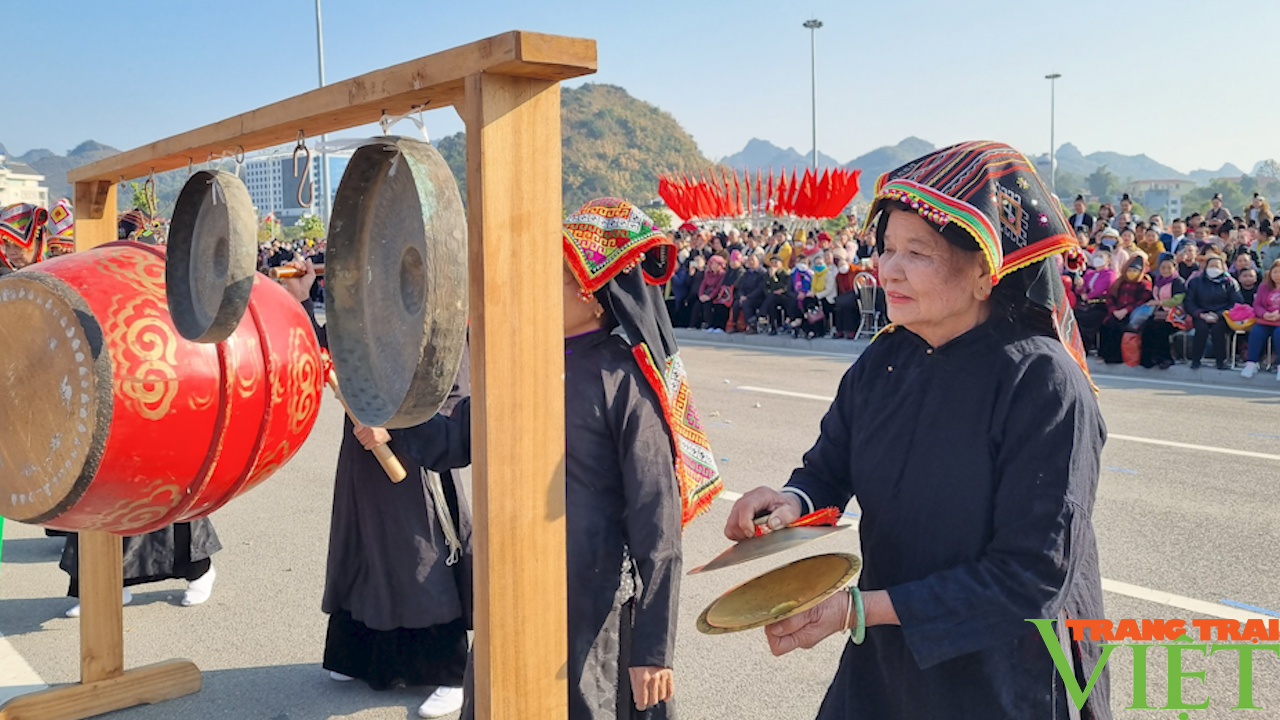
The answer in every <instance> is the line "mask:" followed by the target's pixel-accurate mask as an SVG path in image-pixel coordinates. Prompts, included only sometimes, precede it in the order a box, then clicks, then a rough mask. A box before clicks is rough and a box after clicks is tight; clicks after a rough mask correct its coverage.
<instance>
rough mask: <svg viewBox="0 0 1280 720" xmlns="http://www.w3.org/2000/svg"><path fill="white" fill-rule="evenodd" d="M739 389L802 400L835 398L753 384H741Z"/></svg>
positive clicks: (825, 400) (822, 400)
mask: <svg viewBox="0 0 1280 720" xmlns="http://www.w3.org/2000/svg"><path fill="white" fill-rule="evenodd" d="M738 389H739V390H741V391H743V392H753V393H763V394H765V395H781V396H783V397H793V398H800V399H801V400H818V401H821V402H825V403H829V402H832V401H834V400H835V398H833V397H827V396H826V395H810V394H809V393H799V392H791V391H790V390H774V389H773V388H762V387H753V386H751V385H739V386H738Z"/></svg>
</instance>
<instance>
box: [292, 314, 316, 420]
mask: <svg viewBox="0 0 1280 720" xmlns="http://www.w3.org/2000/svg"><path fill="white" fill-rule="evenodd" d="M309 340H310V338H309V337H308V333H307V331H306V330H304V329H303V328H300V327H295V328H293V330H292V331H291V332H290V333H289V380H290V383H291V384H292V385H293V392H292V393H290V395H289V406H288V407H289V432H290V433H292V434H293V435H294V436H295V437H299V436H304V435H305V434H306V432H307V429H308V428H309V426H310V425H311V424H312V423H313V422H315V419H316V413H318V412H319V411H320V360H319V358H318V357H317V355H316V353H315V352H314V351H313V349H312V348H313V347H314V345H313V344H312V343H310V342H308V341H309Z"/></svg>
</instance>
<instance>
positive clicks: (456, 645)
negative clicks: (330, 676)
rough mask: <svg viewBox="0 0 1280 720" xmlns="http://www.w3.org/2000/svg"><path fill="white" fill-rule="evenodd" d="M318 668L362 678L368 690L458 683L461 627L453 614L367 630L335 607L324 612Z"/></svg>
mask: <svg viewBox="0 0 1280 720" xmlns="http://www.w3.org/2000/svg"><path fill="white" fill-rule="evenodd" d="M324 669H325V670H332V671H334V672H339V673H342V674H343V675H350V676H351V677H353V678H359V679H361V680H364V681H365V682H367V683H369V687H371V688H373V689H374V690H388V689H390V688H394V687H397V686H400V685H405V686H410V687H413V686H418V685H425V686H431V687H462V678H463V675H464V674H465V673H466V670H467V626H466V623H465V622H464V621H463V620H462V618H458V619H457V620H454V621H453V622H449V623H445V624H444V625H434V626H432V627H427V628H396V629H395V630H372V629H370V628H368V627H366V626H365V625H364V623H361V622H360V621H358V620H356V619H355V618H353V617H351V613H349V612H347V611H346V610H339V611H337V612H335V613H333V614H331V615H330V616H329V633H328V635H327V636H326V638H325V643H324Z"/></svg>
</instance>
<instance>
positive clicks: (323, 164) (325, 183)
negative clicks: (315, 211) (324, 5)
mask: <svg viewBox="0 0 1280 720" xmlns="http://www.w3.org/2000/svg"><path fill="white" fill-rule="evenodd" d="M316 57H317V60H318V62H319V65H320V87H324V25H323V24H322V23H321V22H320V0H316ZM328 141H329V135H328V133H325V134H323V135H321V136H320V180H321V182H320V186H321V189H322V193H323V197H322V198H321V201H320V220H321V221H322V222H323V223H324V226H325V228H326V229H325V234H326V235H327V234H328V227H329V198H330V197H332V195H331V194H330V193H329V153H328V152H327V151H326V150H325V144H326V143H327V142H328Z"/></svg>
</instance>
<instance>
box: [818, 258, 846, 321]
mask: <svg viewBox="0 0 1280 720" xmlns="http://www.w3.org/2000/svg"><path fill="white" fill-rule="evenodd" d="M838 272H839V271H838V270H837V269H836V264H835V254H834V253H833V252H832V251H831V250H827V251H825V252H823V253H822V254H820V255H819V256H818V259H817V264H816V265H814V267H813V294H814V295H815V296H816V297H817V298H818V302H819V303H821V304H822V318H823V319H822V332H820V333H819V335H826V334H827V333H828V332H830V330H831V323H832V320H833V318H834V316H835V312H836V298H837V297H838V296H839V295H840V289H839V288H838V287H837V286H836V275H837V274H838Z"/></svg>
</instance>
